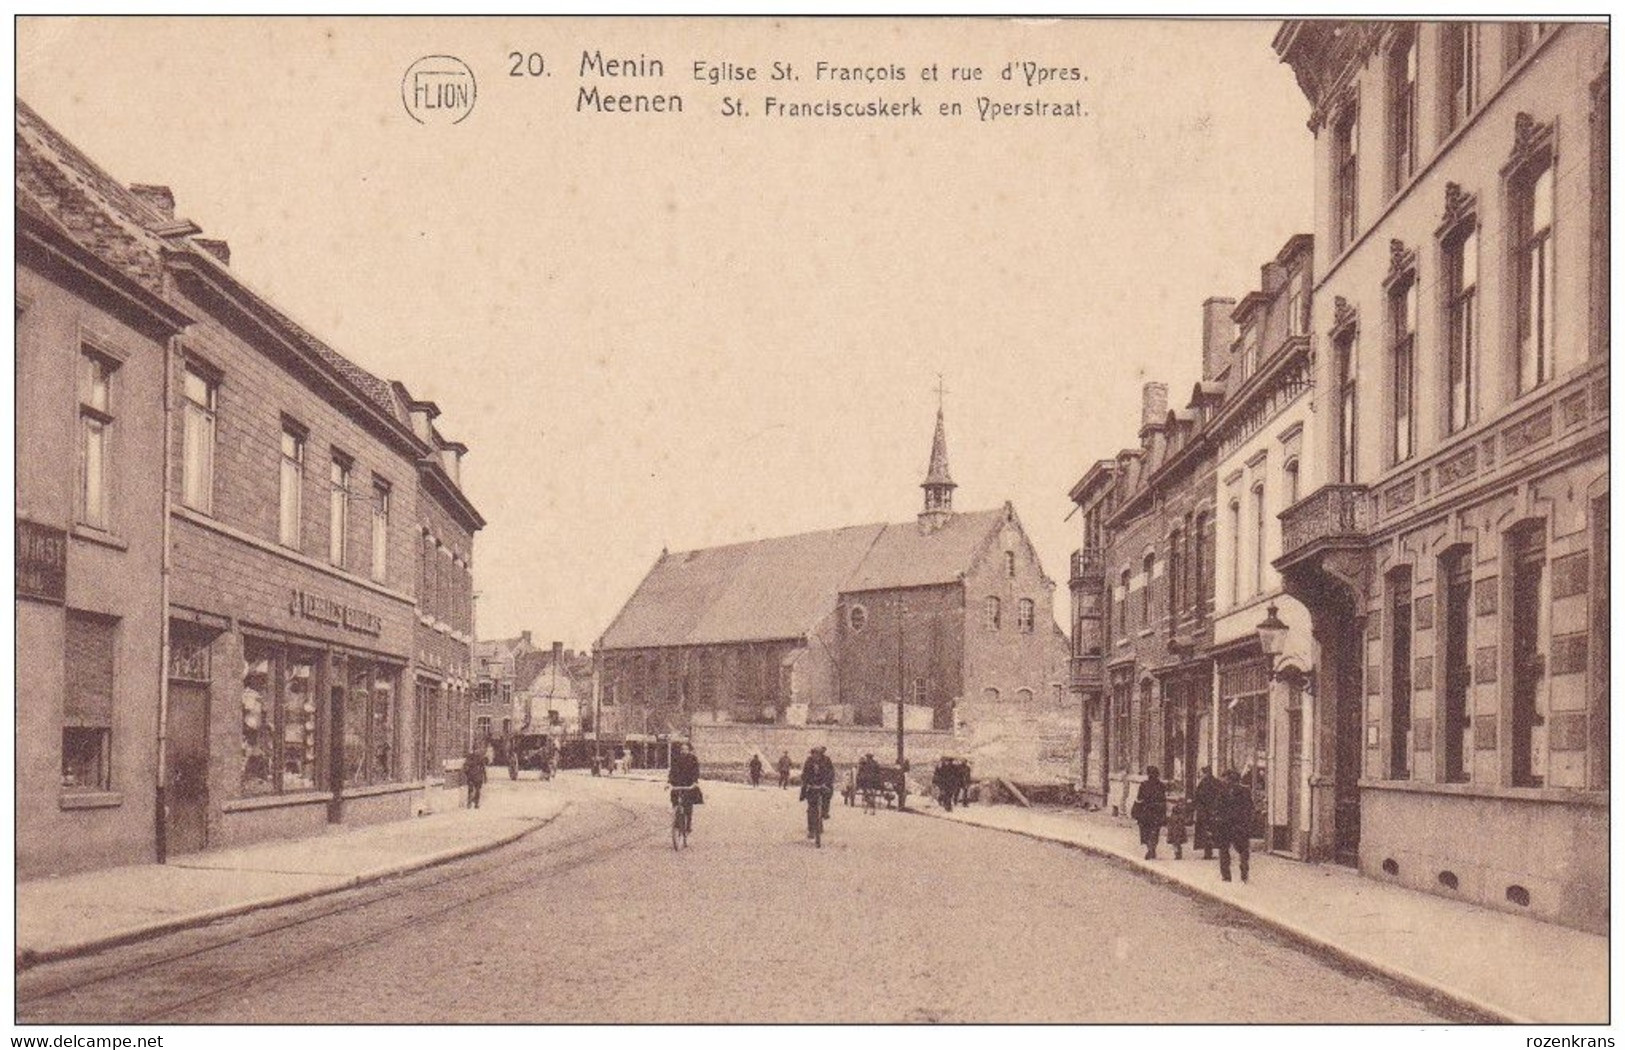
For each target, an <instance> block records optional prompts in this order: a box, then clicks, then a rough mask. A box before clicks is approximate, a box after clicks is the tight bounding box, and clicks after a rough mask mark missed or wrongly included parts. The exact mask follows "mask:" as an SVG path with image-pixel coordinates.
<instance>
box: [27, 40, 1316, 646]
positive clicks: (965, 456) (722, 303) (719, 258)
mask: <svg viewBox="0 0 1625 1050" xmlns="http://www.w3.org/2000/svg"><path fill="white" fill-rule="evenodd" d="M1276 28H1277V23H1274V22H1257V21H1230V22H1213V21H1207V22H1198V21H1154V20H1139V21H1060V20H1029V21H1010V20H1002V19H961V18H935V19H796V18H785V17H781V18H758V19H749V18H709V19H702V20H693V19H689V20H683V19H634V18H612V19H549V18H534V19H509V18H473V19H439V18H433V19H431V18H396V19H390V18H361V19H356V18H350V19H306V18H285V19H264V18H227V19H203V18H180V19H176V18H122V19H23V20H21V21H20V22H19V24H18V49H17V83H18V93H19V95H20V96H21V97H22V98H23V99H24V100H26V101H27V102H28V103H29V104H30V105H32V106H33V107H34V108H35V109H36V110H37V111H38V112H40V113H41V114H42V115H43V116H44V117H45V118H46V119H47V120H49V121H51V122H52V123H53V124H54V125H55V126H56V127H57V128H58V129H59V130H60V131H62V132H63V133H64V134H65V135H67V136H68V138H69V139H71V140H72V141H73V142H75V143H76V144H77V145H78V146H79V147H80V148H82V149H83V150H84V151H85V152H86V153H88V154H89V155H90V156H91V157H92V158H93V159H94V160H96V161H97V162H98V163H99V164H101V166H102V167H103V168H105V169H106V170H107V171H109V172H110V173H111V174H112V175H113V176H114V177H116V178H118V179H119V180H120V181H123V182H125V183H131V182H144V183H159V184H163V185H168V186H170V187H171V188H172V189H173V191H174V194H175V197H176V201H177V214H179V215H181V216H183V217H186V218H190V219H191V220H193V221H194V222H196V223H197V224H198V225H200V226H201V227H202V228H203V230H204V235H205V236H208V237H218V238H222V239H225V240H227V241H229V243H230V245H231V251H232V262H231V265H232V268H233V270H234V271H236V272H237V273H238V274H239V275H240V276H241V277H242V278H243V279H244V280H245V281H247V282H248V283H249V284H251V285H252V286H253V287H255V288H256V289H258V290H259V291H261V292H262V293H264V294H265V295H267V296H268V297H269V298H271V299H272V300H273V301H274V302H276V303H277V304H278V305H279V306H280V307H281V308H283V309H284V310H285V311H286V312H287V313H288V314H290V315H291V316H293V317H294V318H296V319H298V320H299V321H300V323H301V324H303V325H305V326H306V327H308V328H309V329H310V330H311V331H313V332H314V333H315V334H317V335H318V336H320V337H321V338H322V339H324V340H325V341H327V342H328V343H329V344H330V345H332V346H333V347H334V348H336V349H337V350H339V351H340V352H341V353H343V354H345V355H346V356H348V357H350V358H351V359H353V360H354V361H356V362H357V363H359V364H361V365H362V366H364V367H366V368H367V369H369V370H371V371H373V372H375V373H377V374H379V375H382V376H385V377H387V378H392V379H399V380H401V381H402V382H404V383H405V384H406V386H407V387H408V388H409V389H410V390H411V391H412V393H413V394H414V395H415V396H416V397H419V398H423V399H428V400H433V401H435V402H436V403H437V404H438V405H439V406H440V408H441V411H442V414H441V416H440V419H439V424H440V427H441V430H442V432H443V433H444V434H445V435H446V436H447V437H448V438H450V439H453V440H457V441H462V442H463V443H465V444H466V445H468V446H469V449H470V451H469V454H468V455H467V457H466V458H465V460H464V467H463V487H464V490H465V491H466V492H467V494H468V495H469V497H470V498H471V499H472V500H473V502H474V503H475V505H476V506H477V507H478V508H479V509H480V511H481V513H482V514H483V515H484V516H485V518H486V519H487V522H488V524H487V526H486V528H485V530H484V531H483V532H481V533H480V535H479V536H478V538H477V540H476V543H475V551H474V563H475V589H476V591H477V592H478V594H479V597H478V601H477V606H476V608H477V617H478V633H479V634H480V636H481V637H499V636H508V635H512V634H516V633H518V632H519V631H521V630H530V631H532V632H533V635H534V636H535V637H536V638H537V640H538V642H539V643H541V642H545V641H550V640H553V639H557V640H560V641H562V642H564V643H565V644H566V645H568V646H570V647H573V648H578V649H580V648H587V647H589V646H590V645H591V644H592V643H593V641H594V640H595V639H596V638H597V637H598V636H599V635H600V634H601V633H602V632H603V630H604V629H605V627H607V626H608V624H609V622H610V620H611V619H612V618H613V617H614V615H615V613H616V612H617V611H618V610H619V608H620V607H621V605H622V604H623V603H624V602H625V601H626V599H627V598H628V597H629V596H630V594H631V593H632V591H633V589H634V588H635V587H636V586H637V584H638V582H639V580H640V579H641V578H642V577H643V575H644V574H645V573H646V572H647V571H648V569H649V567H650V566H651V565H652V564H653V563H654V561H655V560H656V559H657V558H658V557H659V555H660V553H661V551H662V549H670V550H673V551H678V550H688V549H693V548H697V547H706V546H713V545H719V544H725V543H735V542H741V541H746V540H751V539H756V538H761V537H767V536H777V535H788V534H792V533H798V532H806V531H812V530H818V529H827V528H835V527H839V526H842V525H850V524H863V523H870V522H880V521H892V522H902V521H908V520H911V519H912V518H913V516H914V515H915V514H916V513H917V512H918V511H919V509H920V505H921V492H920V488H919V483H920V481H921V480H922V479H923V477H924V474H925V469H926V464H927V460H928V458H929V452H930V445H931V434H932V427H933V423H934V420H935V414H936V411H937V393H936V389H937V385H938V377H939V375H940V376H941V383H942V385H943V386H944V387H945V388H946V394H945V397H944V411H945V413H946V419H947V435H948V448H949V458H950V462H951V465H952V471H953V477H954V480H955V481H956V482H958V485H959V488H958V490H957V492H956V494H955V500H956V506H958V507H959V508H960V509H965V510H975V509H982V508H987V507H994V506H998V505H1000V504H1002V503H1003V502H1004V501H1006V500H1009V501H1011V502H1012V503H1013V504H1014V506H1015V508H1016V511H1017V513H1018V514H1019V515H1020V518H1021V520H1022V523H1023V525H1024V526H1025V528H1026V530H1027V532H1028V534H1029V536H1030V537H1031V538H1032V540H1033V542H1034V544H1035V546H1036V547H1037V549H1038V552H1039V555H1040V557H1041V559H1042V562H1043V564H1044V567H1045V569H1046V570H1047V571H1048V573H1049V575H1050V576H1051V577H1052V578H1053V579H1055V580H1056V583H1057V589H1056V606H1055V612H1056V614H1057V619H1058V620H1059V621H1061V622H1062V623H1064V622H1065V621H1066V619H1067V614H1066V611H1065V609H1066V602H1067V598H1066V572H1067V555H1068V553H1069V552H1070V551H1071V550H1073V549H1074V548H1076V547H1077V546H1078V545H1079V535H1080V526H1079V523H1078V521H1077V519H1076V518H1073V519H1072V520H1071V521H1068V520H1066V519H1067V516H1068V514H1069V512H1070V511H1071V510H1072V506H1071V504H1070V503H1069V501H1068V499H1067V491H1068V489H1069V488H1070V487H1071V486H1072V484H1073V483H1074V482H1075V481H1076V480H1077V479H1078V478H1079V477H1081V476H1082V474H1083V472H1084V471H1085V470H1086V469H1087V468H1088V466H1089V465H1090V464H1091V463H1093V462H1094V461H1095V460H1097V459H1100V458H1104V457H1109V456H1111V455H1113V454H1115V452H1116V451H1117V450H1118V449H1119V448H1122V447H1124V446H1126V445H1132V444H1135V443H1136V442H1137V438H1136V432H1137V430H1138V427H1139V403H1140V388H1141V385H1142V384H1143V383H1144V382H1145V381H1147V380H1158V381H1165V382H1168V383H1169V384H1170V388H1171V390H1172V396H1171V401H1172V402H1173V403H1174V404H1175V405H1182V404H1183V403H1184V399H1185V397H1186V396H1188V392H1189V390H1190V388H1191V385H1192V384H1193V383H1194V382H1195V381H1196V379H1197V378H1198V377H1199V373H1200V332H1201V323H1200V322H1201V303H1202V301H1203V299H1205V298H1207V297H1209V296H1213V295H1229V296H1233V297H1236V298H1240V297H1241V296H1243V295H1245V294H1246V292H1247V291H1248V290H1250V289H1252V288H1254V287H1255V286H1256V285H1257V282H1258V280H1259V267H1260V266H1261V265H1262V264H1263V263H1264V262H1265V261H1266V260H1267V259H1269V258H1272V257H1273V256H1274V255H1275V253H1276V252H1277V251H1278V250H1279V249H1280V247H1281V246H1282V245H1283V244H1284V243H1285V241H1286V240H1287V238H1288V237H1290V236H1291V235H1292V234H1294V233H1298V232H1307V231H1308V230H1309V229H1310V220H1311V212H1312V183H1311V148H1312V139H1311V137H1310V134H1309V132H1308V130H1307V127H1306V120H1307V117H1308V103H1307V102H1306V101H1305V100H1304V98H1303V96H1302V95H1301V94H1300V92H1299V91H1298V89H1297V87H1296V85H1295V83H1294V81H1293V78H1292V75H1291V72H1290V70H1288V69H1287V67H1285V66H1284V65H1281V64H1280V63H1279V62H1278V61H1277V60H1276V57H1275V55H1274V52H1273V51H1272V50H1271V48H1270V41H1271V39H1272V37H1273V35H1274V33H1275V31H1276ZM532 52H534V53H536V54H538V55H541V56H542V59H543V61H542V68H543V75H542V76H539V77H532V76H530V75H528V73H527V72H525V66H524V64H523V62H521V63H520V72H521V75H518V76H515V75H512V74H513V72H514V71H515V65H516V63H515V61H514V59H512V58H510V57H509V56H510V55H514V54H517V55H519V56H521V58H522V59H528V56H529V55H530V54H531V53H532ZM583 52H587V53H597V52H601V53H602V54H604V55H605V56H606V57H626V58H632V59H637V58H643V59H658V60H659V61H660V62H661V63H662V66H663V76H660V77H644V78H634V77H624V76H620V77H600V76H597V75H595V74H594V73H592V72H590V71H589V73H588V74H587V75H586V76H583V75H582V73H581V62H582V55H583ZM428 55H451V56H456V57H457V58H459V59H461V60H462V61H463V62H464V63H465V64H466V66H467V68H468V69H469V70H471V71H472V73H473V74H474V79H475V82H476V84H477V93H476V95H475V101H474V104H473V107H472V109H470V110H468V111H467V114H466V116H465V118H464V119H463V120H461V121H460V122H459V123H457V124H455V125H453V124H447V123H439V122H436V121H435V119H434V118H435V117H436V116H438V115H437V114H424V113H422V111H420V115H423V116H426V117H427V118H428V122H427V123H420V122H419V121H418V120H416V119H414V118H413V116H412V114H410V113H409V112H408V107H407V106H406V105H405V104H404V102H403V98H402V91H401V88H402V82H403V76H404V75H405V73H406V71H407V69H408V67H409V66H411V65H412V63H413V62H414V61H415V60H416V59H419V58H420V57H423V56H428ZM697 61H698V62H711V63H723V62H731V63H733V64H734V66H735V67H737V68H743V67H746V66H750V67H754V68H755V69H756V71H757V79H756V80H754V81H734V82H730V83H726V84H719V85H717V86H712V85H710V84H708V83H706V82H704V81H702V80H696V79H695V78H694V75H693V65H694V63H695V62H697ZM774 62H783V63H786V64H789V65H790V66H791V67H792V70H793V72H794V76H795V77H797V78H799V79H795V80H789V81H784V82H777V83H775V82H771V81H769V80H768V79H767V78H768V76H769V74H770V71H771V69H772V65H773V63H774ZM820 62H823V63H825V64H826V66H827V67H828V68H829V69H836V68H839V69H852V68H858V69H865V70H877V69H885V70H888V71H890V70H891V69H892V67H894V66H895V67H899V68H900V69H901V70H902V72H903V74H904V79H903V80H901V81H893V80H880V81H878V82H869V81H868V80H858V81H842V80H836V79H833V76H832V75H831V76H826V77H824V78H820V77H819V74H818V63H820ZM1011 63H1032V64H1033V65H1034V66H1035V67H1037V68H1047V69H1051V70H1060V71H1072V70H1076V71H1078V76H1079V79H1077V80H1070V79H1068V80H1063V79H1060V78H1061V77H1064V76H1067V72H1060V73H1056V74H1055V75H1054V77H1053V78H1052V79H1050V80H1049V81H1048V82H1047V83H1044V84H1041V85H1037V86H1031V87H1030V86H1028V85H1027V83H1026V82H1025V81H1024V79H1022V78H1021V74H1020V72H1019V70H1020V69H1021V68H1022V67H1020V66H1019V65H1018V66H1017V67H1015V68H1014V69H1013V70H1012V73H1013V79H1011V80H1006V79H1005V78H1004V77H1003V75H1002V74H1003V72H1004V70H1005V69H1006V68H1007V67H1009V66H1010V64H1011ZM932 65H935V66H936V68H937V73H938V77H939V79H938V80H937V81H935V82H930V81H925V80H922V79H921V72H922V71H923V70H924V68H925V67H927V66H932ZM642 68H645V69H647V68H649V66H648V65H647V64H645V65H644V66H643V67H642ZM956 69H962V70H964V71H965V72H964V75H965V76H971V77H974V76H976V75H977V74H976V70H980V79H979V80H968V81H964V82H953V81H952V80H951V77H952V75H953V71H954V70H956ZM871 75H872V74H871ZM1083 78H1086V79H1083ZM594 87H596V88H598V89H599V91H600V92H601V93H606V94H623V93H635V94H645V95H673V94H675V95H679V96H681V97H682V99H683V111H682V112H681V113H670V112H668V113H664V114H659V113H605V112H598V111H595V110H593V109H592V108H591V106H590V105H589V106H588V108H587V109H586V110H585V111H582V110H578V103H579V101H580V93H581V91H582V89H583V88H587V89H591V88H594ZM769 96H773V97H775V98H778V99H780V100H781V101H791V102H816V101H819V100H830V99H833V100H839V101H843V102H863V101H866V100H869V99H873V98H884V99H890V100H898V99H901V100H907V99H910V98H914V99H917V100H919V101H920V102H921V104H922V108H923V111H924V115H923V116H921V117H919V118H885V119H882V118H874V119H866V118H832V117H784V116H773V115H770V114H769V113H768V112H766V110H767V104H766V99H767V98H768V97H769ZM978 97H984V98H988V99H990V100H992V101H995V102H1008V103H1017V104H1026V103H1032V102H1046V103H1050V104H1052V105H1057V106H1059V105H1065V104H1069V103H1070V104H1073V105H1075V106H1076V107H1077V109H1078V111H1079V112H1080V113H1081V114H1082V115H1080V116H1076V117H1067V116H1061V117H1055V116H1042V117H1039V116H1009V117H1004V118H1001V119H996V120H993V121H991V122H987V121H983V120H981V119H979V118H978V112H979V110H978V107H977V104H976V101H975V100H976V99H977V98H978ZM726 98H734V99H738V100H739V102H738V105H739V106H742V107H743V108H744V109H745V110H746V114H745V115H742V116H731V115H726V114H725V113H724V109H725V108H726V107H727V105H728V104H727V103H726V102H725V101H724V100H725V99H726ZM944 102H947V103H952V102H959V103H960V104H961V107H962V113H961V115H957V116H953V115H950V116H941V115H939V114H938V106H939V105H940V104H941V103H944Z"/></svg>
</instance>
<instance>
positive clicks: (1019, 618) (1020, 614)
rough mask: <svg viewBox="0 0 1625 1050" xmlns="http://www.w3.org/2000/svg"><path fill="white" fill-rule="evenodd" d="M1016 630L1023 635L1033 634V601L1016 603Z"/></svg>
mask: <svg viewBox="0 0 1625 1050" xmlns="http://www.w3.org/2000/svg"><path fill="white" fill-rule="evenodd" d="M1016 630H1018V631H1020V632H1021V633H1022V634H1032V633H1033V600H1032V599H1031V598H1023V599H1021V600H1020V601H1019V602H1017V603H1016Z"/></svg>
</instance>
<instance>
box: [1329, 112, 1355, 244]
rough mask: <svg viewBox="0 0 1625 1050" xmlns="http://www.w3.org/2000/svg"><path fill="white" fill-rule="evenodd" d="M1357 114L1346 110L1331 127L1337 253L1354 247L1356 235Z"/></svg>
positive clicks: (1334, 238) (1334, 233)
mask: <svg viewBox="0 0 1625 1050" xmlns="http://www.w3.org/2000/svg"><path fill="white" fill-rule="evenodd" d="M1357 118H1358V113H1357V111H1356V108H1355V107H1354V106H1349V107H1348V108H1347V109H1346V110H1344V111H1343V113H1342V115H1341V116H1339V117H1338V119H1337V123H1336V124H1334V125H1333V127H1332V147H1333V148H1332V156H1333V158H1334V163H1335V165H1336V167H1335V169H1334V171H1333V173H1332V178H1333V194H1332V200H1333V205H1334V210H1333V213H1332V215H1333V219H1332V222H1333V241H1334V243H1335V244H1336V246H1337V250H1338V251H1340V252H1341V251H1343V250H1344V249H1346V248H1348V247H1349V246H1350V245H1352V244H1353V243H1354V237H1355V235H1356V234H1357V233H1358V232H1359V189H1360V186H1359V182H1360V128H1359V122H1358V119H1357Z"/></svg>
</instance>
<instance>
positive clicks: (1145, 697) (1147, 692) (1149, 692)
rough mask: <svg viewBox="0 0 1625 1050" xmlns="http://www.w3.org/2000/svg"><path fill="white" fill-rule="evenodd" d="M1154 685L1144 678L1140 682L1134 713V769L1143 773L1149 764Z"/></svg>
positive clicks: (1154, 701)
mask: <svg viewBox="0 0 1625 1050" xmlns="http://www.w3.org/2000/svg"><path fill="white" fill-rule="evenodd" d="M1155 690H1156V685H1155V683H1153V682H1152V681H1151V679H1149V678H1146V679H1143V680H1142V681H1141V682H1140V706H1139V707H1138V709H1136V710H1135V712H1134V768H1135V770H1137V771H1138V772H1141V773H1143V772H1145V767H1146V766H1148V765H1150V764H1151V718H1152V712H1153V711H1155V710H1156V706H1155V704H1156V700H1155V695H1156V694H1155Z"/></svg>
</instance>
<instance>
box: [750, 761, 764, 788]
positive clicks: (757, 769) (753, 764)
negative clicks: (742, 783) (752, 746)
mask: <svg viewBox="0 0 1625 1050" xmlns="http://www.w3.org/2000/svg"><path fill="white" fill-rule="evenodd" d="M761 782H762V756H761V755H751V756H750V786H751V787H755V786H756V785H758V784H760V783H761Z"/></svg>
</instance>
